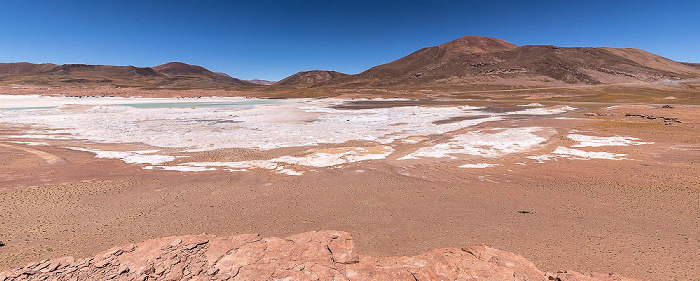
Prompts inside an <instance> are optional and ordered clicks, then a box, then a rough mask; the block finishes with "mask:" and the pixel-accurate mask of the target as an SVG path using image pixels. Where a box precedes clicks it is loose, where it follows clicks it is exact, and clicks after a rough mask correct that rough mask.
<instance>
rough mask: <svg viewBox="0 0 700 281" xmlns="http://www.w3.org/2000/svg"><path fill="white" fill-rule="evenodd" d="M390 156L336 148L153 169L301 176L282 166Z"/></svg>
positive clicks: (382, 149)
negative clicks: (254, 171) (216, 169)
mask: <svg viewBox="0 0 700 281" xmlns="http://www.w3.org/2000/svg"><path fill="white" fill-rule="evenodd" d="M393 152H394V149H393V148H392V147H390V146H376V147H338V148H330V149H318V150H316V151H315V152H314V153H311V154H309V155H306V156H303V157H293V156H282V157H277V158H273V159H269V160H248V161H236V162H190V163H183V164H181V165H179V166H157V167H155V168H162V169H169V170H179V171H187V170H188V168H189V167H192V168H208V169H212V168H214V167H226V168H228V169H227V170H230V171H241V170H247V169H254V168H259V169H267V170H273V171H276V172H278V173H281V174H287V175H301V174H303V172H298V171H294V170H291V169H288V168H286V167H285V166H284V164H288V165H301V166H309V167H332V166H338V165H342V164H348V163H354V162H360V161H365V160H377V159H384V158H386V157H387V156H389V155H390V154H391V153H393ZM166 167H167V168H166ZM174 167H182V168H174ZM151 169H152V168H151Z"/></svg>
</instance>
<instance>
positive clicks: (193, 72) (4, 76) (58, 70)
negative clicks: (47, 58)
mask: <svg viewBox="0 0 700 281" xmlns="http://www.w3.org/2000/svg"><path fill="white" fill-rule="evenodd" d="M0 82H2V83H5V84H12V83H17V84H34V85H51V86H63V85H113V86H127V87H149V88H150V87H161V88H210V87H241V86H255V84H253V83H249V82H244V81H241V80H239V79H236V78H232V77H227V76H224V75H220V74H216V73H214V72H212V71H209V70H207V69H206V68H204V67H201V66H196V65H190V64H186V63H181V62H171V63H166V64H163V65H159V66H156V67H152V68H151V67H135V66H114V65H88V64H64V65H56V64H32V63H26V62H19V63H0Z"/></svg>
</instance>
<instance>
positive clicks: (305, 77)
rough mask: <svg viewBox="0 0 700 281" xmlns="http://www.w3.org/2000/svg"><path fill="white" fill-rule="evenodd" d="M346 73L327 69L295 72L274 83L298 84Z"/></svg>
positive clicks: (332, 77) (320, 80) (326, 79)
mask: <svg viewBox="0 0 700 281" xmlns="http://www.w3.org/2000/svg"><path fill="white" fill-rule="evenodd" d="M345 76H348V74H345V73H340V72H337V71H328V70H311V71H301V72H297V73H295V74H293V75H291V76H289V77H287V78H284V79H282V80H280V81H279V82H277V83H275V85H298V84H313V83H319V82H326V81H329V80H332V79H335V78H339V77H345Z"/></svg>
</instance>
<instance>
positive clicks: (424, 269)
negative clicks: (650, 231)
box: [0, 231, 634, 281]
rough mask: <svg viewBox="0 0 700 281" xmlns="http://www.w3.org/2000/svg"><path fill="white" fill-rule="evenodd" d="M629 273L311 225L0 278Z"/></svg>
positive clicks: (112, 254) (178, 243)
mask: <svg viewBox="0 0 700 281" xmlns="http://www.w3.org/2000/svg"><path fill="white" fill-rule="evenodd" d="M183 279H184V280H282V279H283V280H577V281H578V280H634V279H629V278H624V277H620V276H616V275H612V274H596V273H592V274H582V273H578V272H571V271H569V272H557V273H545V272H543V271H541V270H539V269H537V268H536V267H535V265H534V264H533V263H531V262H529V261H528V260H526V259H525V258H523V257H521V256H518V255H516V254H513V253H509V252H505V251H501V250H497V249H494V248H491V247H489V246H485V245H482V246H475V247H465V248H462V249H457V248H444V249H436V250H433V251H431V252H429V253H426V254H421V255H417V256H413V257H386V258H375V257H370V256H362V255H357V253H356V252H355V246H354V243H353V239H352V236H351V235H350V234H349V233H346V232H340V231H318V232H316V231H314V232H306V233H302V234H297V235H294V236H290V237H287V238H285V239H282V238H277V237H269V238H261V237H260V236H259V235H257V234H244V235H237V236H232V237H217V236H213V235H204V234H203V235H188V236H177V237H166V238H159V239H153V240H148V241H145V242H141V243H138V244H129V245H125V246H120V247H115V248H112V249H110V250H108V251H106V252H102V253H100V254H98V255H96V256H95V257H92V258H86V259H78V260H76V259H74V258H72V257H63V258H57V259H52V260H45V261H41V262H38V263H32V264H29V265H27V266H25V267H22V268H19V269H15V270H12V271H8V272H2V273H0V281H5V280H183Z"/></svg>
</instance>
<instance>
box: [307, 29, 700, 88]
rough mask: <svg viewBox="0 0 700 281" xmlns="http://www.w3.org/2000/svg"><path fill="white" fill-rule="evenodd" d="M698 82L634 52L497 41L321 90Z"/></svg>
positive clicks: (464, 42)
mask: <svg viewBox="0 0 700 281" xmlns="http://www.w3.org/2000/svg"><path fill="white" fill-rule="evenodd" d="M697 77H700V71H698V69H696V68H694V67H692V66H689V65H686V64H682V63H679V62H675V61H672V60H669V59H666V58H664V57H661V56H657V55H654V54H651V53H648V52H645V51H642V50H638V49H616V48H589V47H566V48H565V47H556V46H547V45H529V46H520V47H518V46H516V45H514V44H511V43H508V42H506V41H503V40H500V39H495V38H489V37H464V38H460V39H457V40H454V41H451V42H448V43H445V44H442V45H438V46H434V47H428V48H423V49H420V50H418V51H416V52H414V53H412V54H410V55H408V56H405V57H403V58H400V59H398V60H396V61H393V62H390V63H387V64H383V65H379V66H375V67H373V68H370V69H368V70H366V71H364V72H362V73H359V74H356V75H351V76H348V77H343V78H339V79H334V80H332V81H328V82H326V83H321V84H320V85H341V86H351V87H357V86H371V87H382V86H406V85H417V86H466V85H474V84H492V85H498V84H500V85H523V86H528V85H567V84H589V85H597V84H615V83H633V82H653V81H660V80H664V79H682V78H697ZM320 85H319V86H320Z"/></svg>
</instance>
